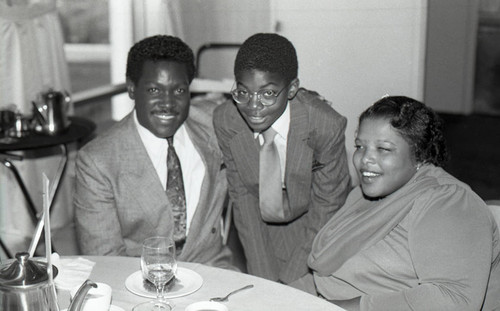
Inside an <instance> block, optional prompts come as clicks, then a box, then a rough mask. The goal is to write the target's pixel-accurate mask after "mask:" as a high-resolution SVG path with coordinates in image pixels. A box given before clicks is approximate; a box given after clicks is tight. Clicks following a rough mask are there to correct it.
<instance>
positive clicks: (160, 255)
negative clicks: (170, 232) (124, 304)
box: [133, 236, 177, 311]
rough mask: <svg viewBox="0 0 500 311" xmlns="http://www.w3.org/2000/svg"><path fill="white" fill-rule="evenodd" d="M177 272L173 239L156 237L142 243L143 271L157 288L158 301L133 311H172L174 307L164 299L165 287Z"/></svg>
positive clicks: (141, 305) (140, 305) (136, 307)
mask: <svg viewBox="0 0 500 311" xmlns="http://www.w3.org/2000/svg"><path fill="white" fill-rule="evenodd" d="M176 270H177V262H176V260H175V243H174V241H173V240H172V239H171V238H167V237H160V236H155V237H151V238H147V239H146V240H144V242H143V243H142V256H141V271H142V276H143V277H144V279H147V280H149V281H150V282H151V283H153V284H154V285H155V287H156V300H152V301H148V302H144V303H141V304H138V305H137V306H135V307H134V309H133V311H153V310H154V311H170V310H172V309H173V305H172V304H171V303H170V302H168V301H167V300H166V299H165V298H164V297H163V289H164V288H165V285H166V284H167V283H168V281H170V280H171V279H172V278H173V277H174V276H175V272H176Z"/></svg>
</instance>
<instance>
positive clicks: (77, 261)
mask: <svg viewBox="0 0 500 311" xmlns="http://www.w3.org/2000/svg"><path fill="white" fill-rule="evenodd" d="M51 260H52V264H53V265H54V266H56V267H57V269H58V274H57V276H56V278H55V279H54V282H55V284H56V288H57V289H58V290H68V291H70V290H72V289H73V288H75V287H79V286H80V285H81V284H82V283H83V282H85V280H86V279H88V278H89V276H90V273H91V272H92V268H93V267H94V265H95V262H93V261H91V260H88V259H85V258H82V257H78V258H60V257H59V254H57V253H53V254H52V256H51Z"/></svg>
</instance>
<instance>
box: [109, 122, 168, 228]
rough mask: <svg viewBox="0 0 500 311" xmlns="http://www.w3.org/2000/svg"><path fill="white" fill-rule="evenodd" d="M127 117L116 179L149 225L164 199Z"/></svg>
mask: <svg viewBox="0 0 500 311" xmlns="http://www.w3.org/2000/svg"><path fill="white" fill-rule="evenodd" d="M130 116H131V115H129V117H128V120H126V125H125V128H124V131H125V132H126V135H123V137H126V139H125V140H124V141H123V148H124V150H128V155H127V156H126V157H118V158H119V159H120V160H119V161H120V162H121V163H120V167H121V173H120V179H122V180H123V182H124V183H127V187H126V188H127V189H128V190H129V191H130V193H132V194H133V197H134V198H135V199H136V204H137V205H138V207H140V208H141V209H142V210H144V216H145V217H148V219H149V221H150V222H151V224H154V223H157V217H158V215H160V214H161V212H162V209H164V208H165V207H166V205H167V204H168V199H167V196H166V193H165V191H164V190H163V187H162V185H161V182H160V179H159V178H158V174H157V173H156V170H155V168H154V167H153V164H152V163H151V159H150V158H149V155H148V154H147V151H146V149H145V147H144V145H143V143H142V140H141V138H140V136H139V133H138V131H137V128H136V126H135V123H134V119H133V117H130Z"/></svg>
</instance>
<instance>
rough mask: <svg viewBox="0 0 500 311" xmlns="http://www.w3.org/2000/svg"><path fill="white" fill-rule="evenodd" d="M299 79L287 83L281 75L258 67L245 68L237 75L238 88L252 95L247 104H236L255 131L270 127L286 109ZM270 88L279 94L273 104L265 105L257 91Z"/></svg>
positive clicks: (295, 91)
mask: <svg viewBox="0 0 500 311" xmlns="http://www.w3.org/2000/svg"><path fill="white" fill-rule="evenodd" d="M298 84H299V81H298V79H294V80H293V81H292V82H290V83H288V84H287V81H285V79H283V78H282V77H281V75H279V74H276V73H271V72H266V71H261V70H256V69H250V70H244V71H242V72H241V73H239V74H238V75H237V76H236V88H238V89H241V90H244V91H247V92H248V93H250V94H251V95H252V97H251V98H250V100H249V102H248V103H246V104H238V103H237V104H236V107H237V108H238V110H239V112H240V114H241V116H242V117H243V119H245V121H246V122H247V124H248V126H249V127H250V128H251V129H252V130H253V131H254V132H261V131H264V130H266V129H268V128H269V127H270V126H271V125H272V124H273V123H274V121H276V120H277V119H278V118H279V117H280V116H281V115H282V114H283V111H285V108H286V105H287V104H288V99H289V98H293V97H294V96H295V93H297V90H298ZM262 90H268V91H271V92H274V94H278V96H277V97H276V101H275V103H274V104H272V105H268V106H265V105H263V104H262V102H261V101H260V100H259V99H258V96H257V95H256V94H255V92H259V91H262Z"/></svg>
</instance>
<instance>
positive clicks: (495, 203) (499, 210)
mask: <svg viewBox="0 0 500 311" xmlns="http://www.w3.org/2000/svg"><path fill="white" fill-rule="evenodd" d="M486 204H487V205H488V207H489V208H490V210H491V213H492V214H493V216H494V217H495V220H496V222H497V225H498V228H500V200H489V201H486Z"/></svg>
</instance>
